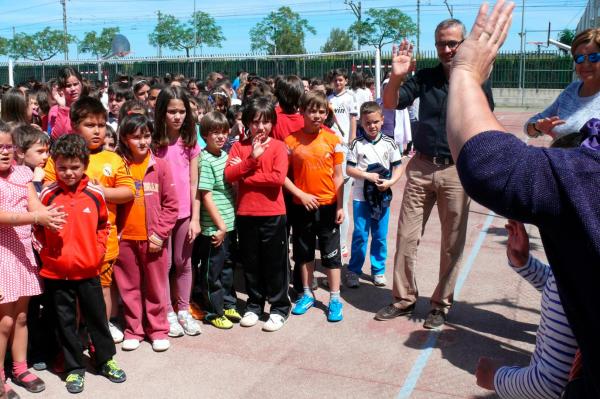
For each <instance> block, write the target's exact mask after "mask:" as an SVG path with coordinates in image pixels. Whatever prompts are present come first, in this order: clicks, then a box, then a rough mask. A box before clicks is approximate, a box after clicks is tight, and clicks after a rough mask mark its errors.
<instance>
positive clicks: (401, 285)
mask: <svg viewBox="0 0 600 399" xmlns="http://www.w3.org/2000/svg"><path fill="white" fill-rule="evenodd" d="M406 176H407V182H406V187H405V189H404V197H403V199H402V207H401V209H400V218H399V220H398V237H397V240H396V255H395V257H394V286H393V295H394V303H396V304H397V305H399V306H400V307H406V306H409V305H411V304H413V303H415V302H416V301H417V297H418V294H419V290H418V288H417V280H416V275H415V266H416V261H417V247H418V246H419V241H420V239H421V236H422V235H423V231H424V229H425V224H426V223H427V220H428V219H429V215H430V214H431V209H432V208H433V205H434V204H435V202H436V201H437V206H438V213H439V217H440V223H441V228H442V234H441V248H440V272H439V276H438V284H437V287H436V288H435V291H434V292H433V295H432V296H431V306H432V308H436V309H443V310H447V309H448V308H449V307H450V305H452V300H453V294H454V286H455V284H456V278H457V277H458V272H459V265H460V260H461V257H462V254H463V250H464V247H465V238H466V232H467V219H468V216H469V204H470V202H471V200H470V198H469V197H468V196H467V194H466V193H465V191H464V189H463V187H462V185H461V184H460V180H459V178H458V173H457V172H456V167H455V166H454V165H447V166H440V165H435V164H433V163H431V162H429V161H427V160H424V159H421V158H420V157H419V154H416V155H415V156H414V157H413V158H412V159H411V160H410V161H409V163H408V165H407V168H406Z"/></svg>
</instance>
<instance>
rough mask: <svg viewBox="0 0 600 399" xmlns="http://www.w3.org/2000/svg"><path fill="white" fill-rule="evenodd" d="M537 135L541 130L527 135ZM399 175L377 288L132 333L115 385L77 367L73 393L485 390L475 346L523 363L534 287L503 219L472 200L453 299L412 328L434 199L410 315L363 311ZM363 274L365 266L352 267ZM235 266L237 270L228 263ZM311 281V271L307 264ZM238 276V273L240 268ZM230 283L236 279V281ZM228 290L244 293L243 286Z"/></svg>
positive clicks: (431, 398) (431, 270)
mask: <svg viewBox="0 0 600 399" xmlns="http://www.w3.org/2000/svg"><path fill="white" fill-rule="evenodd" d="M535 112H537V110H515V109H511V110H499V111H497V112H496V113H497V115H498V117H499V118H500V121H501V122H502V123H503V124H504V125H505V126H506V127H507V128H508V129H509V130H510V131H512V132H516V134H517V136H518V137H520V138H523V140H525V136H524V135H523V134H522V133H521V132H522V124H523V123H524V121H525V120H526V119H527V118H528V117H529V116H530V115H532V114H533V113H535ZM536 140H538V141H537V143H536V144H542V145H543V144H547V142H548V140H547V139H536ZM403 185H404V180H402V181H401V183H400V184H399V185H397V186H396V188H395V190H394V191H395V192H394V195H395V197H394V201H393V208H392V218H391V220H390V234H389V241H388V242H389V252H390V255H389V257H388V258H389V259H388V264H387V265H388V268H387V271H386V275H387V278H388V282H389V283H388V286H387V287H383V288H378V287H375V286H373V284H372V283H371V282H370V280H369V279H368V277H369V276H364V277H365V278H364V279H363V280H362V281H361V287H360V288H359V289H348V288H345V289H342V297H343V301H344V321H342V322H341V323H337V324H331V323H328V322H327V320H326V315H325V311H326V305H327V302H328V293H327V292H326V291H325V290H323V289H319V290H317V292H316V297H317V300H318V301H320V302H317V306H316V307H315V308H313V309H311V310H309V311H308V312H307V313H306V314H305V315H303V316H293V315H292V316H290V318H289V320H288V321H287V324H286V325H285V326H284V328H283V329H282V330H280V331H278V332H275V333H266V332H263V331H261V327H260V326H261V324H262V323H259V324H258V325H257V326H255V327H253V328H242V327H239V326H238V325H236V326H235V327H234V328H233V329H232V330H228V331H227V330H226V331H223V330H218V329H216V328H214V327H212V326H210V325H204V326H203V333H202V334H201V335H200V336H197V337H183V338H179V339H173V340H172V341H171V344H172V346H171V349H170V350H169V351H167V352H164V353H154V352H153V351H152V349H151V347H150V344H148V343H144V344H142V346H141V347H140V348H139V349H138V350H136V351H134V352H122V351H121V350H120V348H118V349H117V352H118V353H117V360H118V362H119V363H120V365H121V366H122V367H123V368H124V369H125V370H126V372H127V374H128V380H127V382H125V383H123V384H120V385H117V384H112V383H110V382H108V380H106V379H105V378H103V377H100V376H96V375H93V374H92V373H88V374H87V376H86V387H85V391H84V392H83V393H82V394H80V395H78V397H80V398H82V399H83V398H100V397H105V398H110V399H118V398H128V399H133V398H241V397H243V398H329V397H331V398H333V397H335V398H424V399H425V398H426V399H444V398H494V397H496V396H495V395H494V394H492V393H490V392H488V391H485V390H483V389H481V388H479V387H477V385H476V384H475V376H474V372H475V366H476V363H477V359H478V358H479V356H489V357H494V358H497V359H498V360H500V361H501V362H502V364H509V365H526V364H527V363H528V362H529V356H530V354H531V351H532V350H533V345H534V341H535V330H536V328H537V323H538V321H539V312H538V309H539V305H540V295H539V294H538V293H537V291H535V290H534V289H533V287H531V286H530V285H529V284H528V283H526V282H525V281H524V280H523V279H521V278H520V277H519V276H518V275H517V274H516V273H515V272H514V271H512V270H511V269H510V267H509V266H508V265H507V263H506V251H505V244H506V232H505V230H504V224H505V219H504V218H502V217H499V216H496V215H494V214H493V213H491V212H490V211H489V210H487V209H486V208H483V207H482V206H480V205H478V204H476V203H473V204H472V205H471V212H470V217H469V228H468V233H467V244H466V247H465V252H464V257H463V262H462V271H461V275H460V277H459V280H458V283H457V287H456V295H455V299H456V303H455V305H454V307H453V308H452V310H451V312H450V314H449V319H448V324H447V325H446V326H445V327H444V328H443V329H442V330H441V331H439V332H432V331H427V330H424V329H423V328H422V323H423V318H424V317H425V316H426V314H427V312H428V310H429V304H428V298H429V295H430V294H431V293H432V291H433V287H434V283H435V281H436V280H437V273H438V264H439V246H440V243H439V240H440V227H439V219H438V216H437V213H436V210H435V208H434V211H433V212H432V214H431V217H430V219H429V223H428V224H427V227H426V229H425V234H424V236H423V237H422V240H421V244H420V247H419V255H418V272H417V273H418V274H417V279H418V283H419V290H420V294H421V298H420V299H419V302H418V303H417V307H416V311H415V313H414V314H413V316H412V317H411V318H397V319H395V320H391V321H387V322H381V321H375V320H374V319H373V316H374V314H375V312H376V311H377V310H378V309H379V308H381V307H382V306H384V305H386V304H388V303H390V300H391V280H392V267H393V266H392V259H393V254H394V248H395V239H396V233H395V231H396V225H397V220H398V211H399V208H400V202H401V199H402V188H403ZM528 231H529V233H530V236H531V239H532V241H531V245H532V249H533V253H534V255H536V256H540V257H542V258H543V259H545V257H544V255H543V251H542V245H541V241H540V239H539V234H538V231H537V229H535V228H534V227H531V226H528ZM364 271H365V272H366V273H368V272H369V268H368V265H367V267H365V268H364ZM240 274H241V273H240ZM318 276H319V279H321V278H322V277H323V274H320V273H319V274H318ZM240 277H241V276H240ZM238 280H240V281H241V279H238ZM239 297H240V299H242V300H243V299H244V298H245V294H244V293H243V292H241V293H240V295H239ZM40 376H41V377H42V378H43V379H44V380H45V381H46V384H47V389H46V390H45V391H44V392H43V393H41V394H29V393H27V392H26V391H24V390H23V389H21V388H16V390H17V392H18V393H19V394H20V395H21V397H22V398H36V397H37V398H48V399H50V398H65V397H68V396H69V395H70V394H68V393H67V391H66V390H65V389H64V383H63V382H62V381H61V380H60V378H59V377H58V376H57V375H54V374H52V373H50V372H48V371H45V372H41V373H40Z"/></svg>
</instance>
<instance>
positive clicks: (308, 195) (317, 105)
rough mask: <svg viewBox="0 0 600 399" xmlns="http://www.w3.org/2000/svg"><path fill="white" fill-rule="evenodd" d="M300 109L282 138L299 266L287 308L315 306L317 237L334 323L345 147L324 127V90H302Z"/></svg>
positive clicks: (338, 311)
mask: <svg viewBox="0 0 600 399" xmlns="http://www.w3.org/2000/svg"><path fill="white" fill-rule="evenodd" d="M300 112H301V113H302V115H303V116H304V128H303V129H302V130H299V131H297V132H294V133H292V134H290V135H289V136H287V137H286V138H285V143H286V144H287V146H288V149H289V152H290V168H291V170H292V173H291V175H292V178H293V183H292V182H291V181H290V180H289V179H287V180H286V182H285V185H284V186H285V187H286V189H288V190H289V191H290V192H291V193H292V194H293V195H294V203H293V205H292V207H291V209H290V210H289V212H288V213H289V214H290V215H291V219H292V231H293V235H292V238H293V250H294V262H295V263H296V267H300V268H301V270H302V287H303V291H304V294H303V295H302V297H301V298H300V299H299V300H298V302H297V303H296V305H295V306H294V309H293V310H292V313H293V314H295V315H302V314H304V313H306V311H307V310H308V309H310V308H311V307H312V306H313V305H314V302H315V298H314V295H313V293H312V290H311V283H312V281H313V272H314V259H315V244H316V242H315V238H316V237H318V238H319V249H320V252H321V265H322V266H323V267H325V268H326V269H327V275H328V276H327V277H328V279H329V288H330V301H329V309H328V312H327V320H329V321H331V322H336V321H341V320H342V318H343V316H342V303H341V302H340V280H341V270H340V269H341V267H342V259H341V253H340V229H339V225H340V224H341V223H342V222H343V220H344V210H343V207H342V199H343V193H344V186H343V183H344V176H343V174H342V162H343V160H344V149H343V148H342V143H341V140H340V138H339V137H338V136H336V135H335V134H334V133H332V132H330V131H328V130H325V129H323V122H324V121H325V118H327V114H328V112H329V107H328V102H327V98H326V97H325V95H324V94H323V93H319V92H308V93H304V94H303V95H302V98H301V99H300Z"/></svg>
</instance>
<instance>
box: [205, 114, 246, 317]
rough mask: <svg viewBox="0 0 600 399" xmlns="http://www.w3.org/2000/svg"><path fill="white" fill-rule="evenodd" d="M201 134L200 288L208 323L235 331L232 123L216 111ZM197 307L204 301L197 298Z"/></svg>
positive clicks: (210, 115)
mask: <svg viewBox="0 0 600 399" xmlns="http://www.w3.org/2000/svg"><path fill="white" fill-rule="evenodd" d="M200 132H201V134H202V137H203V138H204V139H205V141H206V147H205V148H204V149H203V150H202V159H201V165H200V172H199V174H198V175H199V176H200V182H199V183H198V194H197V195H200V196H201V197H202V208H201V211H200V227H201V234H200V235H199V236H198V238H197V240H198V246H199V255H200V256H199V257H200V265H199V273H198V275H197V277H196V286H199V288H200V290H199V291H200V292H201V293H202V297H203V299H204V304H205V308H204V309H206V310H207V311H208V314H207V315H206V317H205V319H206V320H207V321H208V322H209V323H211V324H212V325H213V326H215V327H217V328H220V329H230V328H232V327H233V323H232V320H234V321H240V319H241V318H242V317H241V315H240V314H239V313H238V311H237V310H236V304H237V299H236V295H235V290H234V289H233V264H232V263H229V262H226V260H227V258H228V256H229V240H230V233H231V232H232V231H233V229H234V222H235V209H234V207H235V204H234V197H233V189H232V187H231V184H230V183H228V182H226V181H225V177H224V173H223V172H224V170H225V165H226V163H227V153H226V152H225V151H223V146H224V145H225V142H226V141H227V137H228V136H229V122H227V118H225V115H223V114H222V113H220V112H217V111H212V112H209V113H208V114H206V115H204V117H203V118H202V120H201V121H200ZM194 300H195V302H196V303H202V301H200V300H199V298H198V299H196V298H194Z"/></svg>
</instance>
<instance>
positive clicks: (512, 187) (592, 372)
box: [456, 132, 600, 398]
mask: <svg viewBox="0 0 600 399" xmlns="http://www.w3.org/2000/svg"><path fill="white" fill-rule="evenodd" d="M456 167H457V169H458V174H459V176H460V180H461V182H462V184H463V186H464V188H465V191H466V192H467V193H468V194H469V196H470V197H471V198H473V199H474V200H475V201H477V202H479V203H480V204H482V205H484V206H486V207H488V208H489V209H491V210H493V211H494V212H496V213H498V214H500V215H503V216H506V217H508V218H511V219H516V220H519V221H522V222H525V223H530V224H534V225H536V226H537V227H538V228H539V230H540V234H541V238H542V242H543V244H544V249H545V251H546V255H547V257H548V260H549V262H550V265H552V271H553V272H554V276H555V278H556V283H557V285H558V289H559V294H560V297H561V300H562V303H563V306H564V309H565V312H566V314H567V317H568V319H569V323H570V324H571V327H572V329H573V332H574V333H575V337H576V339H577V343H578V344H579V347H580V349H581V352H582V355H583V365H584V379H585V384H586V390H587V392H588V394H587V396H586V397H589V398H597V397H600V378H598V376H600V306H599V305H600V300H599V299H598V293H599V292H600V151H594V150H590V149H587V148H581V147H579V148H570V149H561V148H538V147H530V146H527V145H526V144H525V143H523V142H522V141H521V140H519V139H518V138H516V137H515V136H513V135H511V134H506V133H501V132H485V133H482V134H479V135H477V136H475V137H473V138H472V139H470V140H469V141H467V143H465V145H464V146H463V148H462V150H461V152H460V154H459V157H458V160H457V164H456Z"/></svg>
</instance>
